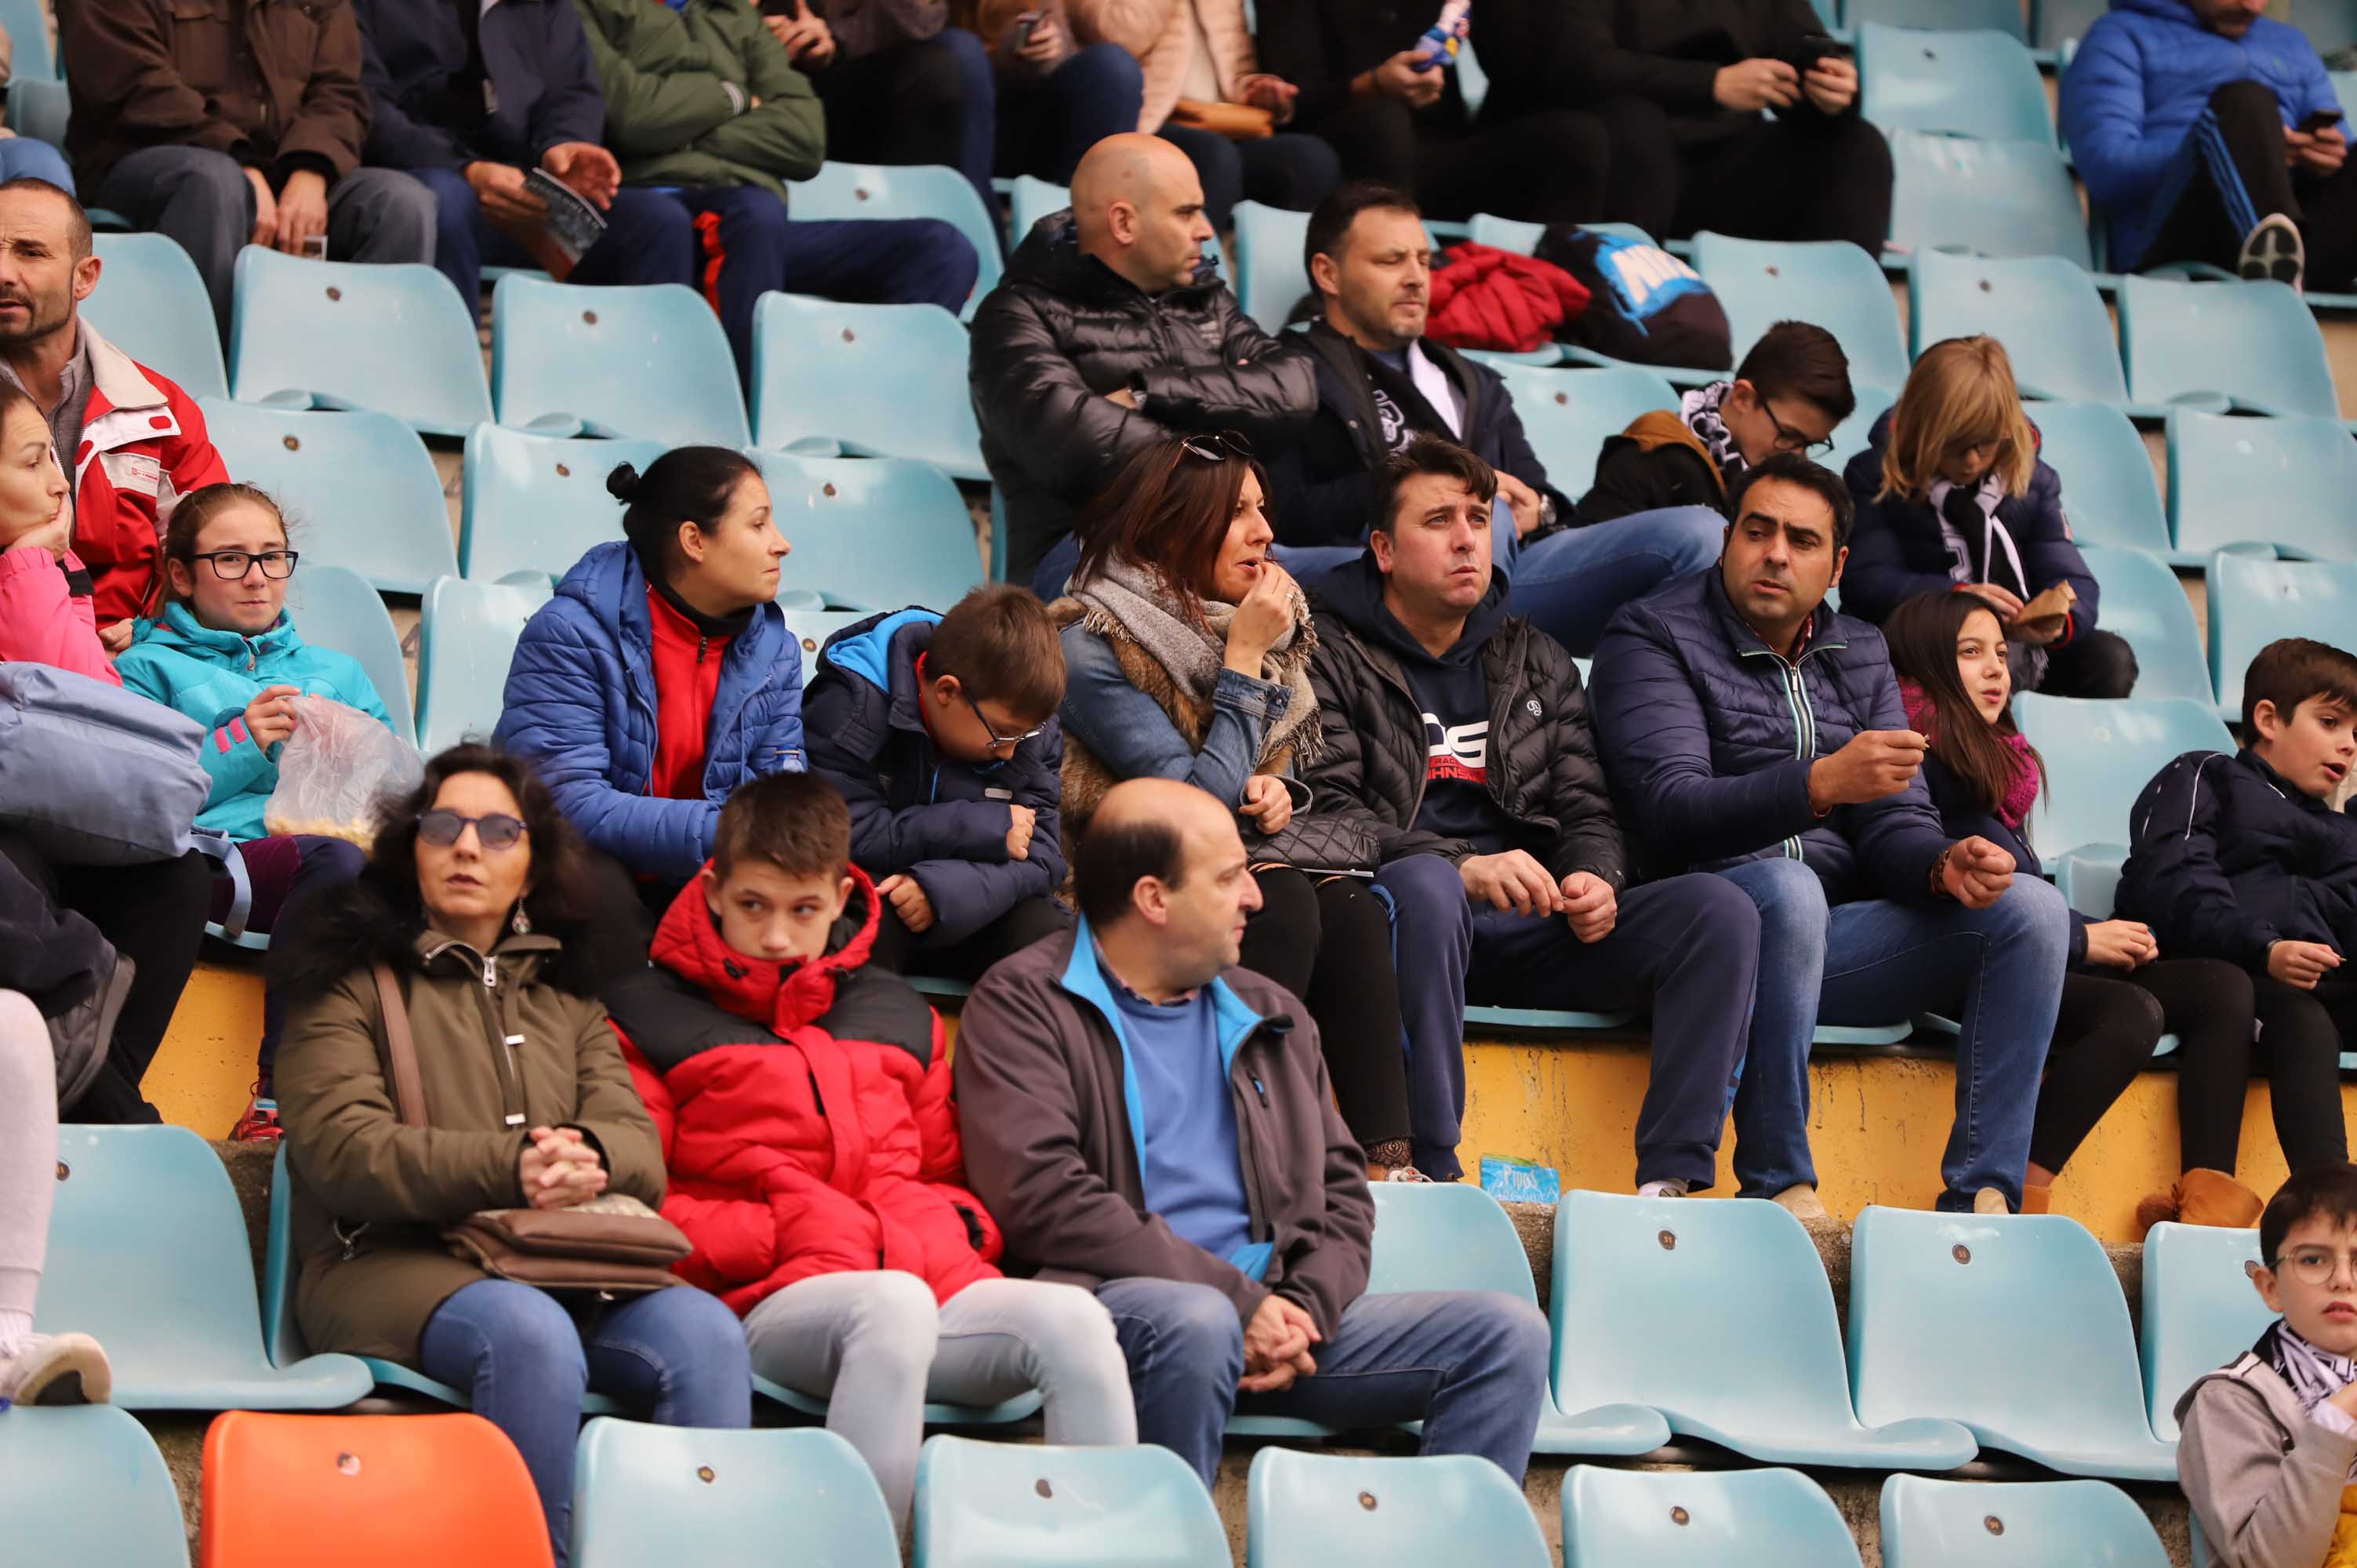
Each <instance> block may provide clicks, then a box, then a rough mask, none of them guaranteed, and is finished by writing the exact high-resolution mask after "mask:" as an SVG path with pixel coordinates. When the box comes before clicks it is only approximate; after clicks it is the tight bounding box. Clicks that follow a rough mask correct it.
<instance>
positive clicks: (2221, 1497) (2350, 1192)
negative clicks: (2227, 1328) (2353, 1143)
mask: <svg viewBox="0 0 2357 1568" xmlns="http://www.w3.org/2000/svg"><path fill="white" fill-rule="evenodd" d="M2259 1256H2260V1258H2261V1259H2262V1260H2264V1262H2263V1263H2262V1264H2261V1265H2260V1266H2258V1267H2255V1268H2253V1269H2252V1270H2251V1271H2250V1275H2251V1283H2252V1285H2253V1286H2254V1287H2255V1288H2256V1290H2257V1291H2258V1293H2259V1297H2260V1299H2261V1300H2263V1301H2265V1302H2266V1304H2267V1308H2268V1310H2269V1311H2272V1312H2276V1313H2278V1314H2280V1315H2281V1316H2279V1317H2278V1318H2277V1319H2276V1321H2275V1322H2274V1323H2271V1324H2269V1325H2268V1326H2267V1329H2266V1333H2264V1334H2262V1335H2260V1336H2259V1337H2258V1342H2257V1343H2256V1344H2255V1345H2253V1346H2252V1347H2251V1348H2249V1349H2248V1350H2245V1351H2244V1352H2243V1354H2242V1355H2240V1356H2238V1357H2236V1358H2235V1359H2234V1360H2233V1363H2232V1364H2231V1365H2228V1366H2226V1367H2224V1368H2222V1369H2220V1370H2218V1371H2215V1372H2212V1373H2209V1374H2208V1375H2206V1376H2204V1377H2203V1378H2202V1379H2201V1380H2200V1381H2198V1382H2196V1383H2195V1384H2194V1385H2193V1386H2192V1387H2191V1388H2190V1389H2188V1390H2187V1391H2185V1394H2184V1397H2183V1398H2181V1399H2179V1401H2178V1402H2177V1419H2178V1421H2179V1423H2180V1425H2181V1426H2182V1427H2183V1429H2184V1430H2183V1435H2182V1436H2181V1437H2179V1440H2178V1445H2177V1473H2178V1478H2179V1483H2180V1484H2181V1485H2182V1486H2183V1487H2184V1488H2185V1496H2186V1499H2187V1500H2188V1501H2189V1502H2190V1503H2191V1504H2192V1505H2193V1512H2194V1516H2195V1517H2196V1518H2197V1519H2199V1520H2201V1530H2202V1533H2203V1534H2204V1535H2205V1536H2206V1537H2208V1539H2209V1543H2210V1561H2211V1562H2212V1563H2213V1564H2215V1565H2216V1568H2351V1565H2352V1564H2357V1165H2350V1164H2348V1163H2346V1162H2342V1163H2340V1164H2335V1165H2313V1166H2310V1167H2309V1168H2308V1169H2306V1170H2303V1171H2298V1172H2296V1173H2294V1174H2293V1176H2292V1177H2291V1179H2290V1180H2288V1181H2287V1182H2285V1183H2284V1185H2283V1186H2282V1187H2280V1188H2278V1189H2277V1190H2276V1195H2275V1197H2274V1198H2273V1199H2271V1200H2270V1201H2269V1202H2268V1204H2267V1207H2266V1213H2265V1214H2264V1215H2263V1216H2261V1218H2260V1219H2259Z"/></svg>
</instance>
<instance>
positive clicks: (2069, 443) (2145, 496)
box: [2017, 361, 2176, 559]
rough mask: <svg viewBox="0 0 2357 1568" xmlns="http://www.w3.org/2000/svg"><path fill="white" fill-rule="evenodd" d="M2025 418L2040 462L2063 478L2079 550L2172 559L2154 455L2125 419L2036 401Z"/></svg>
mask: <svg viewBox="0 0 2357 1568" xmlns="http://www.w3.org/2000/svg"><path fill="white" fill-rule="evenodd" d="M2017 363H2018V361H2017ZM2028 412H2029V422H2030V424H2034V425H2036V426H2037V427H2038V435H2039V442H2040V445H2039V451H2038V455H2039V456H2040V457H2042V458H2044V459H2045V460H2046V463H2047V465H2048V466H2049V467H2051V468H2052V469H2053V470H2054V471H2055V472H2056V473H2057V474H2060V475H2061V477H2062V499H2063V504H2064V505H2065V506H2067V507H2068V508H2069V509H2070V515H2071V532H2072V535H2073V536H2074V537H2075V538H2076V539H2077V540H2078V542H2080V543H2081V544H2083V545H2085V544H2106V545H2113V546H2115V547H2118V548H2121V549H2126V550H2148V551H2151V552H2152V553H2155V554H2157V555H2159V556H2161V557H2163V558H2164V559H2168V558H2173V557H2174V556H2175V554H2176V547H2175V546H2174V545H2173V544H2172V543H2171V542H2169V514H2168V513H2167V512H2165V511H2163V510H2161V504H2160V486H2159V484H2158V481H2156V480H2155V479H2154V478H2153V473H2152V455H2151V454H2150V453H2149V452H2147V450H2146V449H2145V444H2144V437H2143V436H2141V435H2137V434H2136V426H2135V425H2133V424H2129V423H2128V416H2127V415H2126V414H2125V413H2121V412H2120V411H2119V410H2118V409H2116V408H2110V407H2106V406H2104V404H2102V403H2039V404H2037V405H2036V406H2034V407H2032V408H2030V409H2029V411H2028Z"/></svg>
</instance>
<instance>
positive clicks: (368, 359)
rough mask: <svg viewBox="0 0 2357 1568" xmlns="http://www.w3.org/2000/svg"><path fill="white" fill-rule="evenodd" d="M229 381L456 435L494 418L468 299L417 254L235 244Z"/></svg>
mask: <svg viewBox="0 0 2357 1568" xmlns="http://www.w3.org/2000/svg"><path fill="white" fill-rule="evenodd" d="M100 286H101V287H103V286H104V285H100ZM229 384H230V391H231V392H232V393H233V394H234V395H235V396H236V397H237V399H238V401H239V402H241V403H279V404H282V405H284V406H287V407H293V408H372V409H375V410H377V411H378V412H379V413H389V414H391V415H393V417H394V418H395V419H398V420H400V421H401V422H402V423H403V424H406V425H408V426H409V427H410V428H411V429H413V430H421V431H424V432H425V433H426V434H427V435H466V434H467V432H468V431H469V430H471V429H473V428H474V427H475V426H476V425H478V424H482V423H483V422H484V421H485V420H488V419H490V417H491V395H490V389H489V388H488V387H487V386H486V385H485V384H484V382H483V349H482V342H481V339H480V338H478V337H477V336H476V328H475V313H474V310H473V308H472V307H471V306H469V305H468V303H467V302H465V301H462V300H460V299H459V297H458V295H457V291H456V290H455V289H453V288H452V287H451V286H450V281H449V280H448V279H447V278H446V277H444V276H443V275H442V274H440V273H437V272H436V271H435V270H434V269H433V268H432V267H429V266H425V265H423V264H421V263H400V264H386V263H362V262H320V261H311V260H307V259H306V258H304V257H301V256H289V255H283V254H281V253H280V252H276V251H270V250H264V248H263V247H261V246H259V245H248V246H247V247H245V249H243V250H242V251H240V252H238V253H237V296H236V303H235V305H234V306H232V307H231V316H230V341H229Z"/></svg>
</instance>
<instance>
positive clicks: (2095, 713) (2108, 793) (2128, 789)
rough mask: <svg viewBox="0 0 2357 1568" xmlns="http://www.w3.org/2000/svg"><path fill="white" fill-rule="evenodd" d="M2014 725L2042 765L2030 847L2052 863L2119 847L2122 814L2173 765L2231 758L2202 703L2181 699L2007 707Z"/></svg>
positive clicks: (2229, 740)
mask: <svg viewBox="0 0 2357 1568" xmlns="http://www.w3.org/2000/svg"><path fill="white" fill-rule="evenodd" d="M2013 717H2014V722H2015V723H2017V724H2018V725H2020V726H2021V733H2022V735H2023V736H2026V737H2027V738H2028V739H2029V744H2030V745H2032V746H2036V747H2037V748H2038V751H2039V754H2040V756H2041V757H2044V758H2045V759H2046V777H2047V784H2046V788H2045V789H2040V791H2039V792H2038V810H2037V812H2036V817H2035V820H2034V822H2032V823H2031V826H2030V842H2031V843H2035V844H2036V845H2037V846H2038V854H2039V858H2040V859H2041V860H2049V861H2050V860H2055V859H2058V858H2060V857H2061V856H2063V855H2066V854H2071V853H2072V851H2074V850H2076V849H2078V848H2079V847H2080V846H2082V845H2083V844H2099V843H2113V844H2116V843H2126V842H2127V841H2128V840H2129V838H2130V837H2131V836H2132V835H2131V834H2130V833H2129V832H2128V808H2129V807H2130V806H2131V805H2133V804H2135V802H2136V796H2138V795H2139V794H2141V793H2143V791H2144V787H2145V786H2146V785H2147V784H2148V783H2150V782H2151V781H2152V776H2153V775H2154V774H2156V773H2158V772H2159V771H2160V770H2161V769H2162V768H2164V767H2166V766H2168V764H2169V760H2170V759H2171V758H2173V757H2179V756H2181V755H2183V754H2184V753H2186V752H2189V751H2200V750H2204V749H2209V750H2216V751H2226V752H2231V751H2233V749H2234V743H2233V736H2230V735H2228V734H2227V733H2226V726H2225V725H2222V724H2220V723H2219V722H2218V714H2217V710H2216V709H2215V708H2213V707H2212V706H2211V705H2210V704H2209V703H2204V702H2195V701H2190V700H2188V699H2186V698H2183V697H2152V698H2146V697H2124V698H2119V699H2116V700H2104V701H2099V700H2096V699H2093V698H2072V697H2044V696H2040V695H2039V694H2038V693H2035V692H2024V693H2021V694H2020V695H2018V696H2017V697H2015V698H2014V700H2013Z"/></svg>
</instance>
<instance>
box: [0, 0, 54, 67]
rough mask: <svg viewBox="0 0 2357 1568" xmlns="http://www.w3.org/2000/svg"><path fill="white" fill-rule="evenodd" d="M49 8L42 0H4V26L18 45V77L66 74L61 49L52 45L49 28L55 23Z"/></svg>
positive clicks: (0, 8)
mask: <svg viewBox="0 0 2357 1568" xmlns="http://www.w3.org/2000/svg"><path fill="white" fill-rule="evenodd" d="M47 11H48V7H47V6H45V5H42V4H41V0H0V28H5V30H6V32H7V34H8V41H9V43H10V44H11V45H12V46H13V48H14V50H15V56H16V58H15V60H14V67H15V69H14V71H13V74H14V75H16V76H17V77H27V76H30V77H38V78H47V79H54V78H61V77H63V76H64V75H65V72H64V70H61V69H59V64H58V55H57V51H56V50H55V49H53V48H50V47H49V28H50V27H51V26H52V25H53V24H51V22H50V21H49V19H48V16H47V14H46V13H47Z"/></svg>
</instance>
